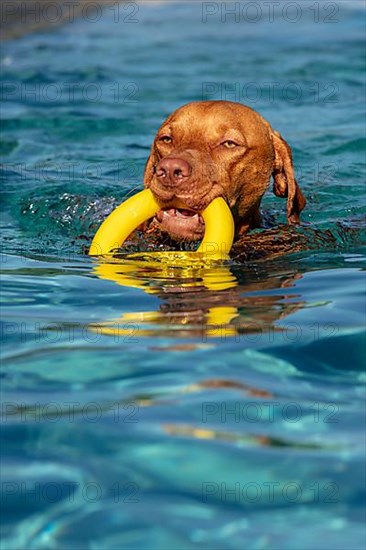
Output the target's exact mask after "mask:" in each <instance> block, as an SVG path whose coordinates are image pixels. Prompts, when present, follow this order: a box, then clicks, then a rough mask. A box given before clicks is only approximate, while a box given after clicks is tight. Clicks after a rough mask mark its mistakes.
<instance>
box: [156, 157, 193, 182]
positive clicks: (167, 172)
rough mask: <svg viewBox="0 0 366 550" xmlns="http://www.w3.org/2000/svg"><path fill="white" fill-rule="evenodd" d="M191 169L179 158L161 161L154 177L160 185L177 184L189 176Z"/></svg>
mask: <svg viewBox="0 0 366 550" xmlns="http://www.w3.org/2000/svg"><path fill="white" fill-rule="evenodd" d="M191 172H192V167H191V166H190V164H188V162H187V161H186V160H184V159H181V158H165V159H162V160H161V161H160V162H159V164H158V165H157V167H156V177H157V178H158V180H159V181H160V183H162V184H179V183H181V182H182V181H183V180H184V179H185V178H188V177H189V176H190V175H191Z"/></svg>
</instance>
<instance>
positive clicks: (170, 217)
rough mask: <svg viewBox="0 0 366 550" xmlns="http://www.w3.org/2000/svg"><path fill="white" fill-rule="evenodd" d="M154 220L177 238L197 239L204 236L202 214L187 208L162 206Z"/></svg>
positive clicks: (162, 228) (160, 227) (163, 229)
mask: <svg viewBox="0 0 366 550" xmlns="http://www.w3.org/2000/svg"><path fill="white" fill-rule="evenodd" d="M154 221H155V222H157V223H158V224H159V229H161V231H163V232H166V233H169V235H170V236H171V237H172V238H173V239H176V240H190V241H197V240H199V239H201V238H202V237H203V234H204V228H205V222H204V221H203V218H202V216H201V214H199V213H197V212H194V211H193V210H189V209H187V208H171V207H168V208H162V209H161V210H159V211H158V212H157V213H156V214H155V218H154Z"/></svg>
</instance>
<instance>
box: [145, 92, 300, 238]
mask: <svg viewBox="0 0 366 550" xmlns="http://www.w3.org/2000/svg"><path fill="white" fill-rule="evenodd" d="M271 176H272V177H273V182H274V184H273V191H274V193H275V194H276V195H277V196H280V197H287V219H288V222H289V223H291V224H293V223H298V222H299V214H300V212H301V210H302V209H303V208H304V206H305V203H306V201H305V198H304V196H303V195H302V193H301V191H300V189H299V186H298V184H297V182H296V180H295V176H294V169H293V163H292V155H291V149H290V147H289V145H288V144H287V143H286V141H285V140H284V139H283V138H282V137H281V136H280V134H279V133H278V132H275V131H274V130H273V129H272V128H271V126H270V124H269V123H268V122H267V121H266V120H265V119H264V118H263V117H262V116H261V115H259V114H258V113H256V112H255V111H254V110H253V109H251V108H250V107H246V106H244V105H242V104H240V103H234V102H230V101H202V102H194V103H188V104H187V105H184V106H183V107H181V108H180V109H178V110H176V111H175V112H174V113H172V115H170V116H169V117H168V119H167V120H166V121H165V122H164V123H163V124H162V126H161V127H160V129H159V130H158V132H157V135H156V137H155V140H154V143H153V146H152V150H151V154H150V157H149V159H148V161H147V164H146V168H145V176H144V184H145V186H146V187H149V188H150V189H151V190H152V192H153V193H154V195H155V196H156V198H157V199H158V201H159V203H160V204H161V205H162V209H161V210H160V211H159V212H158V213H157V214H156V216H155V218H154V224H156V225H157V226H158V228H159V229H160V230H161V231H162V232H164V233H168V234H169V235H170V237H172V238H173V239H175V240H185V241H194V240H199V239H201V238H202V236H203V233H204V222H203V219H202V217H201V215H200V212H201V211H202V210H203V209H204V208H206V207H207V206H208V204H210V202H211V201H212V200H213V199H214V198H216V197H223V198H224V199H225V200H226V202H227V204H228V205H229V207H230V209H231V211H232V213H233V215H234V220H235V227H236V233H237V235H242V234H244V233H246V232H247V231H248V230H249V229H252V228H255V227H260V225H261V215H260V210H259V207H260V202H261V200H262V197H263V195H264V193H265V191H266V190H267V188H268V186H269V182H270V179H271Z"/></svg>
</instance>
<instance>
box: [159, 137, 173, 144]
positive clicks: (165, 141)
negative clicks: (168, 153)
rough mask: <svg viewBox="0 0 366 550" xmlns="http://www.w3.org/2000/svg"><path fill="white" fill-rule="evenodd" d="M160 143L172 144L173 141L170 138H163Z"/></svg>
mask: <svg viewBox="0 0 366 550" xmlns="http://www.w3.org/2000/svg"><path fill="white" fill-rule="evenodd" d="M159 141H162V142H163V143H172V141H173V139H172V138H171V137H170V136H161V137H160V138H159Z"/></svg>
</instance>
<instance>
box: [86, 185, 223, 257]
mask: <svg viewBox="0 0 366 550" xmlns="http://www.w3.org/2000/svg"><path fill="white" fill-rule="evenodd" d="M160 208H161V206H160V205H159V203H158V202H157V200H156V199H155V197H154V195H153V194H152V192H151V191H150V189H144V190H143V191H140V192H139V193H137V194H136V195H134V196H133V197H131V198H129V199H127V200H126V201H125V202H123V203H122V204H120V205H119V206H117V208H116V209H115V210H114V211H113V212H112V213H111V214H110V215H109V216H108V217H107V218H106V220H104V222H103V223H102V225H101V226H100V227H99V229H98V231H97V232H96V234H95V237H94V239H93V241H92V244H91V246H90V250H89V255H90V256H100V255H106V254H109V253H110V252H111V251H113V250H115V249H118V248H120V247H121V246H122V244H123V243H124V241H125V240H126V239H127V237H128V236H129V235H130V234H131V233H132V231H134V230H135V229H136V227H138V226H139V225H141V224H142V223H143V222H145V221H146V220H148V219H149V218H152V217H153V216H154V215H155V214H156V212H158V211H159V210H160ZM201 215H202V217H203V220H204V222H205V234H204V237H203V239H202V242H201V244H200V246H199V247H198V249H197V250H196V252H186V253H182V252H179V256H180V257H181V259H183V260H184V261H186V260H187V259H190V258H191V259H193V258H195V257H197V256H198V257H201V258H204V259H205V258H208V259H212V260H223V259H227V258H228V254H229V252H230V248H231V246H232V244H233V240H234V220H233V217H232V214H231V211H230V208H229V207H228V205H227V204H226V202H225V201H224V199H223V198H221V197H218V198H216V199H214V200H213V201H212V202H211V203H210V204H209V205H208V206H207V208H205V210H203V212H202V213H201ZM164 254H166V255H167V258H171V257H172V254H176V253H174V252H173V253H172V252H166V253H164V252H156V253H154V252H153V253H151V255H152V256H155V255H156V257H162V256H164ZM149 256H150V253H149Z"/></svg>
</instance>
